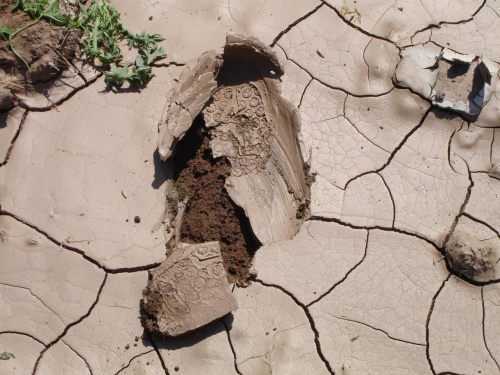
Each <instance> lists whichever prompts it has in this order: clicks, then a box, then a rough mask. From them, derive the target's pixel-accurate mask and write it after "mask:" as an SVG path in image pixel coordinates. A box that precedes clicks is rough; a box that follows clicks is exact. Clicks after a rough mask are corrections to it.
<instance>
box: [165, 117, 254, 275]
mask: <svg viewBox="0 0 500 375" xmlns="http://www.w3.org/2000/svg"><path fill="white" fill-rule="evenodd" d="M209 142H210V137H209V133H208V130H207V129H206V128H205V126H204V122H203V119H202V117H201V116H198V117H197V118H196V120H195V121H194V123H193V125H192V127H191V128H190V129H189V131H188V132H187V133H186V135H185V136H184V138H183V140H182V141H180V142H179V144H178V145H177V147H176V153H175V155H174V156H173V162H174V165H175V167H174V168H175V169H176V170H175V177H174V178H175V186H176V188H177V192H178V193H179V200H181V201H182V200H185V198H187V199H188V202H189V203H188V207H187V209H186V212H185V214H184V218H183V222H182V227H181V230H180V233H181V235H180V240H181V242H186V243H191V244H196V243H204V242H210V241H219V243H220V248H221V253H222V259H223V263H224V268H225V270H226V272H227V276H228V280H229V282H236V283H240V284H245V283H246V281H247V279H248V278H249V271H248V269H249V266H250V263H251V260H252V257H253V255H254V253H255V251H256V250H257V249H258V248H259V247H260V245H261V244H260V243H259V241H258V240H257V238H256V237H255V235H254V234H253V231H252V229H251V226H250V222H249V220H248V218H247V217H246V216H245V212H244V211H243V209H241V208H240V207H238V206H237V205H236V204H234V202H233V201H232V200H231V198H230V197H229V194H228V193H227V191H226V189H225V188H224V183H225V180H226V178H227V177H229V174H230V172H231V165H230V163H229V161H228V160H227V159H226V158H223V157H221V158H214V157H213V156H212V150H211V148H210V145H209Z"/></svg>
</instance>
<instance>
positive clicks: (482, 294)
mask: <svg viewBox="0 0 500 375" xmlns="http://www.w3.org/2000/svg"><path fill="white" fill-rule="evenodd" d="M481 302H482V305H483V320H482V323H481V324H482V326H483V342H484V346H485V347H486V350H487V351H488V353H489V355H490V357H491V359H492V360H493V361H494V362H495V364H496V365H497V368H498V370H499V372H500V366H499V365H498V362H497V360H496V359H495V357H493V354H492V353H491V351H490V348H489V347H488V343H487V342H486V327H485V324H484V322H485V321H486V305H485V304H484V287H481Z"/></svg>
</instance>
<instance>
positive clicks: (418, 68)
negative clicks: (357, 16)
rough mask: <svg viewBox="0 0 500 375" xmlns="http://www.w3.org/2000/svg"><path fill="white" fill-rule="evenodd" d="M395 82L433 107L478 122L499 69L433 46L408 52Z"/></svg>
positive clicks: (412, 47) (474, 58) (481, 60)
mask: <svg viewBox="0 0 500 375" xmlns="http://www.w3.org/2000/svg"><path fill="white" fill-rule="evenodd" d="M401 57H402V60H401V63H400V64H399V65H398V67H397V68H396V72H395V81H396V83H398V84H400V85H401V86H403V87H407V88H409V89H411V90H412V91H414V92H416V93H418V94H420V95H422V96H423V97H424V98H427V99H429V100H430V101H431V103H432V105H434V106H436V107H440V108H443V109H449V110H452V111H455V112H458V113H460V114H462V115H463V116H464V117H466V118H467V119H469V120H475V119H476V118H477V117H478V115H479V113H480V112H481V109H482V108H483V107H484V106H485V105H486V104H487V103H488V101H489V100H490V99H491V97H492V95H493V93H494V92H495V90H496V85H497V81H498V71H499V65H498V64H497V63H495V62H493V61H491V60H489V59H487V58H486V57H482V56H481V57H480V56H474V55H466V54H460V53H457V52H454V51H452V50H450V49H447V48H442V47H440V46H438V45H436V44H433V43H424V44H421V45H416V46H411V47H408V48H405V49H404V50H403V51H402V52H401Z"/></svg>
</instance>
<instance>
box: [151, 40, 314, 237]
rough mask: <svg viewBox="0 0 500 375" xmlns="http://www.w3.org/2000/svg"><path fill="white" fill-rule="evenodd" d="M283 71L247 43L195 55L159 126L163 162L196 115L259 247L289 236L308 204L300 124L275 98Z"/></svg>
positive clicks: (266, 52)
mask: <svg viewBox="0 0 500 375" xmlns="http://www.w3.org/2000/svg"><path fill="white" fill-rule="evenodd" d="M282 74H283V68H282V65H281V64H280V62H279V60H278V58H277V57H276V55H275V54H274V52H273V51H272V50H271V49H270V48H269V47H267V46H265V45H263V44H262V43H261V42H259V41H258V40H257V39H255V38H249V37H243V36H237V35H229V36H228V37H227V39H226V45H225V46H224V53H223V54H221V55H219V54H216V53H215V52H213V51H211V52H207V53H205V54H203V55H202V56H201V57H200V58H199V59H198V61H197V63H196V64H190V65H189V68H188V69H187V70H186V72H185V74H184V75H183V76H182V77H181V79H180V80H179V87H178V88H177V89H176V90H175V91H174V92H173V94H172V97H171V100H170V104H169V106H168V107H167V112H166V115H165V122H164V123H163V124H161V127H160V139H159V144H158V149H159V153H160V156H161V157H162V159H164V160H165V159H167V158H168V157H169V156H170V155H171V154H172V152H173V151H174V149H175V146H176V143H177V140H179V139H182V138H183V137H184V134H185V133H186V131H187V130H188V128H189V126H190V125H191V123H192V121H193V119H194V118H195V117H196V116H198V115H199V114H200V113H201V114H202V115H203V119H204V121H205V126H206V127H207V128H208V129H209V132H210V137H211V142H210V147H211V149H212V153H213V155H214V157H216V158H217V157H225V158H227V159H228V160H229V162H230V164H231V175H230V177H229V178H227V179H226V183H225V188H226V190H227V192H228V193H229V195H230V197H231V199H233V201H234V202H235V203H236V204H237V205H238V206H240V207H241V208H243V209H244V211H245V214H246V215H247V216H248V218H249V220H250V224H251V226H252V229H253V231H254V233H255V235H256V236H257V238H258V239H259V241H260V242H261V243H263V244H270V243H274V242H279V241H283V240H287V239H289V238H291V237H293V236H294V235H295V234H296V233H297V232H298V229H299V228H300V225H301V224H302V222H303V220H304V217H305V215H304V214H302V212H303V211H304V207H307V202H308V200H309V187H308V186H307V183H306V176H305V172H304V162H303V160H302V156H301V151H300V147H299V143H298V138H297V135H298V132H299V130H300V117H299V115H298V112H297V110H296V109H295V108H294V107H293V105H292V104H291V103H290V102H288V101H287V100H285V99H284V98H283V97H282V96H281V92H280V81H279V77H280V76H281V75H282Z"/></svg>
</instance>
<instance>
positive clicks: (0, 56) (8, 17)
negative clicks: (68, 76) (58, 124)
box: [0, 0, 80, 110]
mask: <svg viewBox="0 0 500 375" xmlns="http://www.w3.org/2000/svg"><path fill="white" fill-rule="evenodd" d="M13 6H14V1H12V0H6V1H3V2H2V5H0V25H2V26H4V27H10V28H11V29H12V33H14V32H15V31H16V30H19V29H21V28H23V27H25V26H26V25H28V24H30V23H33V22H34V20H33V19H31V17H30V16H29V15H28V14H27V13H25V12H23V11H21V10H16V11H14V12H11V10H12V8H13ZM79 39H80V35H79V32H78V30H75V29H71V28H66V27H58V26H55V25H52V24H50V23H48V22H47V21H45V20H39V21H37V22H35V23H34V24H33V25H31V26H29V27H27V28H26V29H25V30H23V31H21V32H20V33H19V34H17V35H15V36H14V38H13V39H12V44H13V46H14V49H15V51H16V52H17V54H18V55H20V56H21V57H22V58H23V59H24V60H25V61H26V63H27V64H28V66H29V69H28V66H27V65H26V64H25V63H24V62H23V61H22V60H21V59H20V58H19V57H18V56H16V55H15V54H14V52H13V51H12V49H11V48H10V46H9V43H8V41H7V40H6V37H5V36H4V37H0V110H2V109H7V108H10V107H11V106H13V105H14V104H15V95H14V94H13V93H12V89H19V88H22V87H25V86H26V85H33V84H36V83H38V82H46V81H48V80H50V79H53V78H54V77H56V76H57V75H58V74H59V73H60V72H61V71H62V70H63V69H64V68H65V67H67V66H68V63H69V62H70V61H71V60H72V59H73V57H74V56H75V54H76V52H77V51H78V50H79V47H78V41H79Z"/></svg>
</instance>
